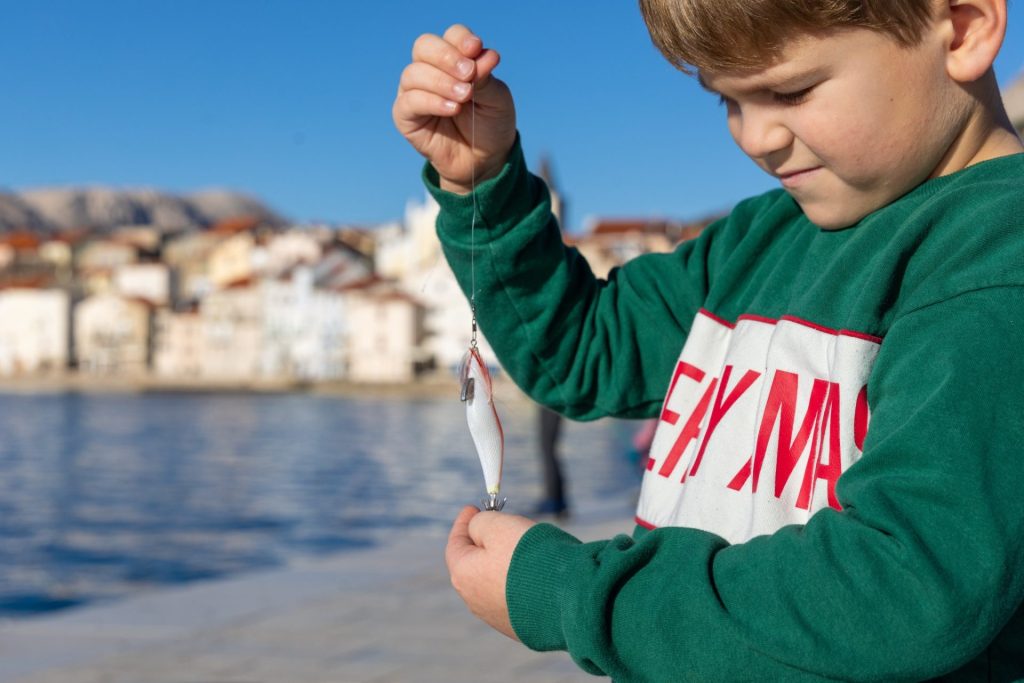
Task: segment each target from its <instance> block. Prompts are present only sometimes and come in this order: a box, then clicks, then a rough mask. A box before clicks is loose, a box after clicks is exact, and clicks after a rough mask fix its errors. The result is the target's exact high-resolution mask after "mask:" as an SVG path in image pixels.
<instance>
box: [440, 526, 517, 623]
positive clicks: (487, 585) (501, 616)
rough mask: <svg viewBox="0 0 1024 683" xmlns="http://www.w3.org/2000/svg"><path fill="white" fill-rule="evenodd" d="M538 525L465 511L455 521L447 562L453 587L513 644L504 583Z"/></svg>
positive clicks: (476, 613)
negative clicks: (528, 534) (529, 533)
mask: <svg viewBox="0 0 1024 683" xmlns="http://www.w3.org/2000/svg"><path fill="white" fill-rule="evenodd" d="M534 524H535V522H532V521H531V520H529V519H527V518H525V517H519V516H517V515H506V514H502V513H500V512H480V511H479V510H477V509H476V508H474V507H468V506H467V507H465V508H463V509H462V512H460V513H459V516H458V517H456V518H455V524H453V525H452V531H451V534H450V535H449V536H448V548H447V550H446V551H445V561H446V562H447V563H448V573H449V574H451V577H452V585H453V586H454V587H455V590H456V592H458V594H459V595H460V596H461V597H462V599H463V600H464V601H465V602H466V605H467V606H468V607H469V611H470V612H472V613H473V614H475V615H476V616H477V617H479V618H480V619H482V620H483V621H485V622H487V623H488V624H489V625H490V626H492V627H494V628H495V629H497V630H498V631H500V632H502V633H504V634H505V635H506V636H508V637H509V638H512V639H513V640H518V638H516V634H515V631H513V630H512V622H511V621H510V620H509V616H508V605H507V604H506V602H505V581H506V579H507V578H508V567H509V564H511V562H512V552H513V551H514V550H515V549H516V544H517V543H519V539H520V538H522V537H523V534H525V533H526V531H527V530H528V529H529V528H530V527H532V526H533V525H534Z"/></svg>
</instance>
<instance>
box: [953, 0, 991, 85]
mask: <svg viewBox="0 0 1024 683" xmlns="http://www.w3.org/2000/svg"><path fill="white" fill-rule="evenodd" d="M944 4H945V8H944V13H945V16H940V20H943V21H946V22H949V23H948V24H947V26H949V27H951V28H952V34H951V40H950V43H949V53H948V54H947V56H946V70H947V72H948V73H949V76H950V78H952V79H953V80H954V81H957V82H959V83H970V82H973V81H976V80H978V79H979V78H981V77H982V76H984V75H985V74H986V73H988V70H989V69H990V68H991V67H992V63H993V62H994V61H995V59H996V55H997V54H998V53H999V48H1000V47H1002V44H1003V38H1004V36H1005V35H1006V0H947V2H945V3H944Z"/></svg>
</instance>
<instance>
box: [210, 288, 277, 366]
mask: <svg viewBox="0 0 1024 683" xmlns="http://www.w3.org/2000/svg"><path fill="white" fill-rule="evenodd" d="M199 313H200V316H201V324H202V352H201V357H202V361H201V363H200V375H201V376H202V377H204V378H207V379H212V380H231V381H239V380H243V381H244V380H251V379H254V378H258V377H260V376H261V374H262V370H261V365H260V360H261V350H262V344H263V307H262V297H261V292H260V288H259V287H258V286H255V285H254V284H253V283H252V282H251V281H242V282H238V283H235V284H234V285H232V286H230V287H228V288H226V289H221V290H218V291H215V292H211V293H209V294H208V295H206V296H205V297H204V298H203V299H202V300H201V301H200V303H199Z"/></svg>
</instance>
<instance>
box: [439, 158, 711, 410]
mask: <svg viewBox="0 0 1024 683" xmlns="http://www.w3.org/2000/svg"><path fill="white" fill-rule="evenodd" d="M424 179H425V181H426V184H427V187H428V188H429V189H430V191H431V193H432V194H433V195H434V196H435V198H436V199H437V200H438V202H439V203H440V205H441V213H440V216H439V217H438V221H437V231H438V235H439V236H440V238H441V242H442V245H443V247H444V253H445V256H446V257H447V259H448V262H449V264H450V265H451V266H452V269H453V270H454V272H455V275H456V278H457V279H458V281H459V284H460V285H461V287H462V289H463V291H464V292H465V293H466V295H467V297H469V296H470V294H471V293H472V292H471V290H472V289H473V286H474V279H475V294H476V296H475V299H476V314H477V319H478V321H479V323H480V327H481V329H482V331H483V333H484V334H485V335H486V336H487V340H488V342H489V343H490V344H491V346H492V347H493V348H494V350H495V353H496V354H497V356H498V359H499V360H500V361H501V363H502V365H503V366H504V367H505V369H506V370H507V371H508V372H509V374H510V375H511V377H512V378H513V379H515V381H516V382H517V384H519V386H520V387H522V388H523V389H524V390H525V391H526V392H527V393H528V394H529V395H530V396H531V397H532V398H534V399H535V400H536V401H538V402H540V403H543V404H546V405H549V406H551V407H552V408H554V409H555V410H557V411H558V412H561V413H563V414H565V415H568V416H569V417H572V418H575V419H593V418H597V417H602V416H605V415H617V416H622V417H645V416H650V415H654V414H656V412H657V410H658V408H659V407H660V405H661V401H662V400H663V398H664V395H665V390H666V388H667V382H668V379H669V376H670V373H671V368H672V365H673V364H674V362H675V360H676V358H677V356H678V354H679V350H680V349H681V348H682V345H683V341H684V340H685V338H686V334H687V332H688V329H689V325H690V323H691V321H692V319H693V317H694V315H696V313H697V310H698V309H699V308H700V306H701V304H702V302H703V300H704V297H705V295H706V292H707V280H708V271H707V268H708V264H707V259H708V258H709V255H708V250H709V248H710V247H709V245H710V232H711V231H710V229H709V231H706V232H707V233H708V234H706V235H705V236H703V237H702V239H699V240H694V241H692V242H689V243H686V244H684V245H681V246H680V247H679V248H678V249H677V250H676V252H675V253H673V254H657V255H648V256H642V257H640V258H638V259H634V260H633V261H631V262H630V263H629V264H627V265H626V266H625V267H623V268H618V269H615V270H613V271H612V273H611V274H610V275H609V277H608V279H607V280H599V279H597V278H595V277H594V275H593V274H592V272H591V270H590V267H589V265H588V264H587V262H586V260H585V259H584V258H583V257H582V256H581V255H580V254H579V252H578V251H577V250H576V249H571V248H568V247H566V246H565V245H564V244H563V242H562V236H561V232H560V230H559V227H558V224H557V222H556V220H555V218H554V217H553V216H552V214H551V204H550V197H549V194H548V190H547V187H546V186H545V185H544V183H543V182H542V181H541V180H540V179H538V178H536V177H535V176H533V175H531V174H529V173H528V172H527V170H526V165H525V163H524V161H523V154H522V150H521V147H520V145H519V142H518V140H517V141H516V144H515V145H514V147H513V149H512V152H511V153H510V155H509V161H508V163H507V164H506V165H505V167H504V168H503V169H502V171H501V173H500V175H498V176H497V177H496V178H494V179H492V180H489V181H487V182H485V183H483V184H481V185H480V186H479V187H478V188H477V193H476V204H477V220H476V226H475V229H472V228H471V225H472V216H473V201H474V199H473V197H472V196H459V195H455V194H451V193H447V192H443V191H441V190H440V188H439V187H438V177H437V173H436V171H435V170H434V169H433V168H432V167H430V166H429V165H428V166H427V167H426V169H425V171H424ZM474 245H475V248H474ZM474 273H475V278H474Z"/></svg>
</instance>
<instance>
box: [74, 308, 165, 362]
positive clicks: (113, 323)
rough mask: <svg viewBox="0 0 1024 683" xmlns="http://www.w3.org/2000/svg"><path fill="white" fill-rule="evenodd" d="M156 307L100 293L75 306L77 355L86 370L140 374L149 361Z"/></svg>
mask: <svg viewBox="0 0 1024 683" xmlns="http://www.w3.org/2000/svg"><path fill="white" fill-rule="evenodd" d="M151 321H152V306H150V305H149V304H148V303H146V302H144V301H140V300H138V299H129V298H126V297H123V296H120V295H117V294H97V295H94V296H91V297H88V298H86V299H83V300H82V301H81V302H80V303H79V304H78V306H76V308H75V321H74V330H75V354H76V356H77V358H78V368H79V370H81V371H82V372H87V373H96V374H114V375H140V374H144V373H145V372H146V371H147V367H148V364H149V342H150V330H151Z"/></svg>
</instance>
